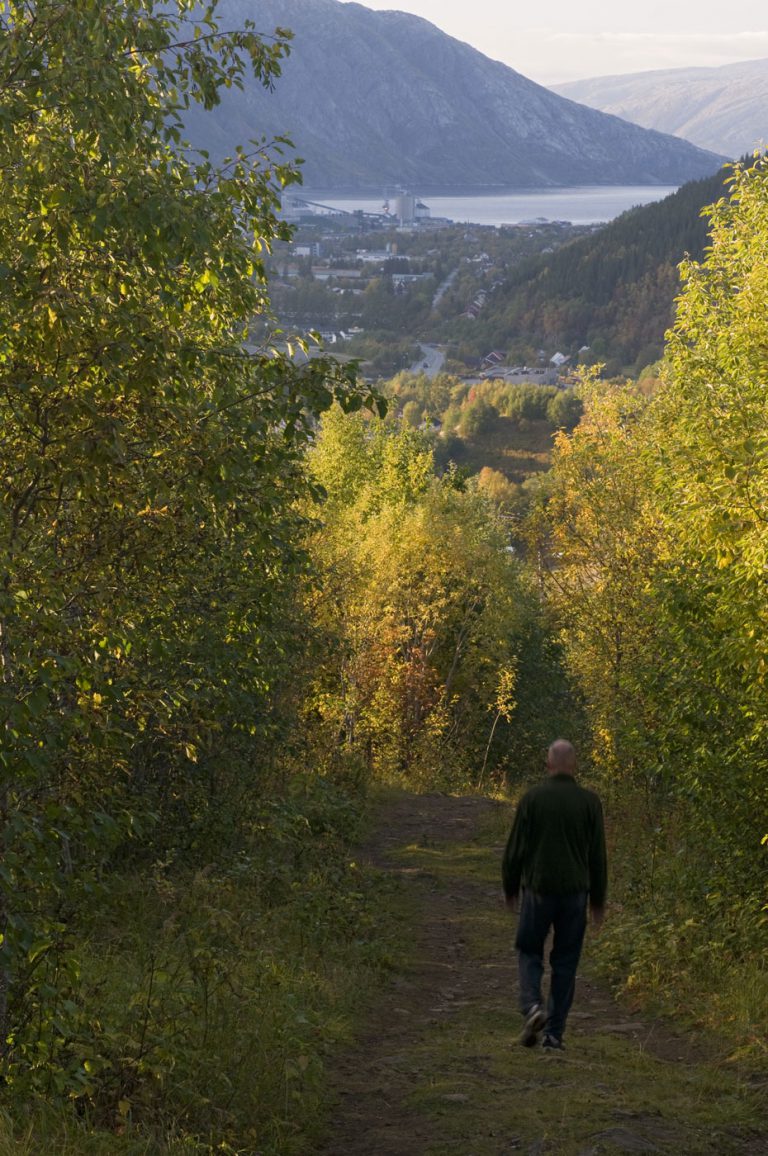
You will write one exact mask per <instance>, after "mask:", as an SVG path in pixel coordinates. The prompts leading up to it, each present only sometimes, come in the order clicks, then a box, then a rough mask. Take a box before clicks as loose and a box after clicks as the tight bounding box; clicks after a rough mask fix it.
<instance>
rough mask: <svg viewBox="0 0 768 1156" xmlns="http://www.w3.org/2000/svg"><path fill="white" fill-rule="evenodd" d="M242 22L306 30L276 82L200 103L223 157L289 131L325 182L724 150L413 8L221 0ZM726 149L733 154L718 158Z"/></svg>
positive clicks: (537, 177)
mask: <svg viewBox="0 0 768 1156" xmlns="http://www.w3.org/2000/svg"><path fill="white" fill-rule="evenodd" d="M220 14H221V18H222V20H225V21H226V24H227V26H228V27H230V28H238V27H243V25H244V23H245V21H246V20H248V19H249V18H250V19H252V20H255V21H256V22H257V26H258V29H259V31H260V32H262V33H270V32H271V31H272V30H273V29H274V28H275V26H276V25H279V26H280V27H282V28H288V29H290V30H291V31H292V32H293V33H294V39H293V42H292V46H291V53H290V56H289V57H288V58H287V59H286V60H284V61H283V62H282V75H281V77H280V79H279V81H278V83H277V84H276V86H275V91H274V93H267V92H265V91H264V89H263V87H262V86H261V85H260V84H258V83H254V82H251V81H250V80H246V82H245V84H244V88H243V90H242V91H240V90H239V89H235V88H233V89H232V90H231V91H230V92H228V93H226V94H225V96H224V98H223V99H222V102H221V104H220V105H219V107H218V108H214V109H212V110H210V111H205V110H203V109H201V108H195V109H193V110H190V115H189V118H188V122H187V123H188V129H189V135H190V139H191V140H192V142H193V143H194V144H196V145H197V146H198V147H204V148H206V149H208V150H209V151H210V153H211V155H212V156H214V157H221V156H222V154H223V153H227V152H231V150H232V149H233V148H234V146H235V145H237V144H243V143H246V142H247V141H248V140H250V139H251V138H254V137H261V135H262V134H264V135H266V136H267V137H269V136H272V135H281V134H287V135H288V136H289V137H290V138H291V139H292V140H293V142H294V144H295V146H296V148H297V150H298V153H299V155H300V156H302V157H303V158H304V161H305V165H304V179H305V184H307V185H308V186H312V187H314V188H315V189H319V188H325V189H329V188H336V189H339V188H344V189H370V190H371V191H373V192H375V194H376V195H377V196H379V195H381V192H382V188H383V186H385V185H393V184H394V185H399V184H405V185H410V186H412V187H415V188H416V191H418V192H421V193H426V192H428V190H429V189H481V188H484V189H493V188H531V187H534V188H540V187H544V186H552V185H594V184H609V185H621V184H627V185H633V184H640V185H643V184H662V185H663V184H669V185H672V184H680V183H681V182H682V181H687V180H693V179H695V178H697V177H701V176H704V175H706V174H708V173H711V172H713V171H714V170H715V169H716V168H717V165H718V156H716V155H715V154H714V153H710V152H705V151H703V150H702V149H699V148H697V147H696V146H694V145H692V144H690V143H689V142H688V141H681V140H679V139H678V138H676V137H672V136H667V135H665V134H663V133H658V132H651V131H650V130H648V129H642V128H640V127H638V126H637V125H631V124H629V123H627V121H624V120H620V119H619V118H618V117H615V116H609V115H607V114H606V113H601V112H598V111H596V110H595V109H591V108H586V107H584V106H583V105H579V104H576V103H574V102H573V101H571V100H566V99H565V98H563V97H561V96H557V95H556V94H555V93H553V92H551V91H550V90H549V89H547V88H543V87H542V86H541V85H538V84H535V83H534V82H533V81H532V80H529V79H528V78H527V77H525V76H522V75H521V74H520V73H519V72H516V71H515V70H514V69H512V68H509V67H507V65H505V64H502V63H500V62H499V61H496V60H490V59H489V58H488V57H487V56H484V55H483V54H482V53H481V52H478V51H477V50H476V49H474V48H471V47H470V46H469V45H468V44H464V43H462V42H461V41H459V40H456V39H454V38H453V37H450V36H447V35H446V34H445V33H444V32H441V31H440V29H439V28H436V27H435V26H434V25H433V24H430V23H429V22H428V21H426V20H422V19H420V18H419V17H416V16H412V15H410V14H409V13H406V12H374V11H371V10H370V9H369V8H366V7H364V6H363V5H362V4H342V3H339V2H338V0H259V3H258V4H255V3H254V2H253V0H222V3H221V6H220ZM720 159H722V158H720Z"/></svg>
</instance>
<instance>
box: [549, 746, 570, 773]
mask: <svg viewBox="0 0 768 1156" xmlns="http://www.w3.org/2000/svg"><path fill="white" fill-rule="evenodd" d="M547 770H548V771H549V773H550V775H573V774H574V773H575V771H576V751H575V749H574V746H573V743H569V742H568V740H567V739H555V741H554V742H553V743H552V745H551V747H550V748H549V750H548V751H547Z"/></svg>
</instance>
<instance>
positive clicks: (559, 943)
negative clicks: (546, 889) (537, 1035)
mask: <svg viewBox="0 0 768 1156" xmlns="http://www.w3.org/2000/svg"><path fill="white" fill-rule="evenodd" d="M586 926H587V892H586V891H579V892H576V893H575V894H573V895H535V894H534V893H533V892H532V891H523V897H522V901H521V903H520V922H519V923H518V927H517V938H516V939H515V947H516V948H517V950H518V961H519V968H520V1010H521V1011H522V1013H523V1015H527V1013H528V1012H529V1011H530V1009H531V1007H532V1006H533V1004H536V1003H538V1004H540V1003H541V1002H542V999H541V981H542V977H543V975H544V943H545V941H546V938H547V935H548V934H549V929H550V928H551V927H552V928H554V932H555V936H554V942H553V945H552V950H551V952H550V953H549V963H550V967H551V968H552V979H551V983H550V990H549V1000H548V1002H547V1023H546V1026H545V1029H544V1030H545V1031H546V1032H549V1033H550V1034H551V1035H553V1036H557V1038H558V1039H562V1036H563V1032H564V1031H565V1021H566V1019H567V1018H568V1012H569V1011H570V1009H571V1004H572V1003H573V993H574V988H575V986H576V968H577V967H578V965H579V959H580V958H581V947H582V944H583V942H584V931H585V929H586Z"/></svg>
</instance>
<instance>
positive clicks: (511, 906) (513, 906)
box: [504, 895, 517, 912]
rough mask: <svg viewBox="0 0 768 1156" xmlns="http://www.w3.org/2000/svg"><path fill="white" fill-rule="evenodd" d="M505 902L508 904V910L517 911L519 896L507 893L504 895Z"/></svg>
mask: <svg viewBox="0 0 768 1156" xmlns="http://www.w3.org/2000/svg"><path fill="white" fill-rule="evenodd" d="M504 903H505V904H506V907H507V910H508V911H511V912H515V911H517V896H516V895H505V896H504Z"/></svg>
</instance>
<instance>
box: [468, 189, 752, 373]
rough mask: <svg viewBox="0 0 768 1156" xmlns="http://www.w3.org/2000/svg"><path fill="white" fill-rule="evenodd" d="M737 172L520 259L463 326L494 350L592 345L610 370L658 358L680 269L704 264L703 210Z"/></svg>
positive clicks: (568, 348)
mask: <svg viewBox="0 0 768 1156" xmlns="http://www.w3.org/2000/svg"><path fill="white" fill-rule="evenodd" d="M730 171H731V170H730V169H722V170H720V172H718V173H716V174H715V175H714V176H712V177H708V178H706V179H704V180H699V181H691V182H690V183H688V184H686V185H683V187H682V188H680V189H678V191H677V192H676V193H673V194H672V195H671V196H669V197H666V198H665V199H664V200H663V201H657V202H655V203H654V204H651V205H645V206H642V207H639V208H636V209H631V210H630V211H629V212H627V213H623V214H622V215H621V216H620V217H618V218H617V219H616V220H615V221H613V222H611V223H610V224H609V225H607V226H606V227H605V228H604V229H601V230H600V231H599V232H597V233H595V234H593V235H592V236H589V237H584V238H581V239H580V240H578V241H574V242H573V243H572V244H570V245H564V246H563V247H562V248H560V249H558V250H556V251H555V252H554V253H550V254H546V255H542V256H537V257H533V258H530V259H529V260H527V261H525V262H523V263H521V265H520V266H518V268H517V269H516V270H514V271H513V272H512V274H511V275H510V276H509V277H508V278H507V279H506V281H505V282H504V283H503V284H502V285H501V286H499V287H498V288H497V290H496V292H495V293H493V294H491V295H490V296H489V299H488V306H487V309H486V311H485V312H484V314H483V316H482V319H480V320H478V321H477V322H471V323H464V324H465V327H466V329H467V336H468V337H469V336H470V334H473V335H474V336H473V337H472V338H471V339H472V340H474V341H475V342H477V343H479V344H487V345H488V348H496V347H498V348H510V347H512V348H513V349H516V348H517V347H519V348H520V353H521V356H523V355H524V354H525V352H526V350H528V349H530V348H531V347H533V348H538V347H539V346H541V347H543V348H551V347H555V348H558V349H561V350H562V351H563V352H565V353H575V352H576V351H577V350H579V349H580V348H581V347H582V346H583V345H588V346H590V349H591V351H592V353H593V354H594V356H596V357H598V358H599V359H601V360H604V359H605V360H607V362H608V366H609V369H613V370H615V371H618V370H620V369H625V368H630V367H632V368H635V369H639V368H642V366H643V365H647V364H648V363H649V362H651V361H655V360H657V359H658V358H659V357H660V356H661V352H662V347H663V339H664V333H665V331H666V330H667V328H668V327H669V324H670V322H671V320H672V309H673V302H674V298H675V296H676V295H677V293H678V291H679V275H678V270H677V266H678V265H679V263H680V261H681V260H682V259H683V257H684V256H685V255H686V254H690V256H691V257H693V258H696V259H699V258H701V257H702V256H703V253H704V248H705V245H706V240H707V229H708V226H707V221H706V219H705V218H703V217H702V216H701V210H702V209H703V208H704V206H706V205H709V204H712V203H714V202H715V201H717V200H719V199H720V198H721V197H722V196H724V195H726V194H727V191H728V190H727V185H726V183H725V182H726V181H727V179H728V174H729V173H730Z"/></svg>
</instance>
